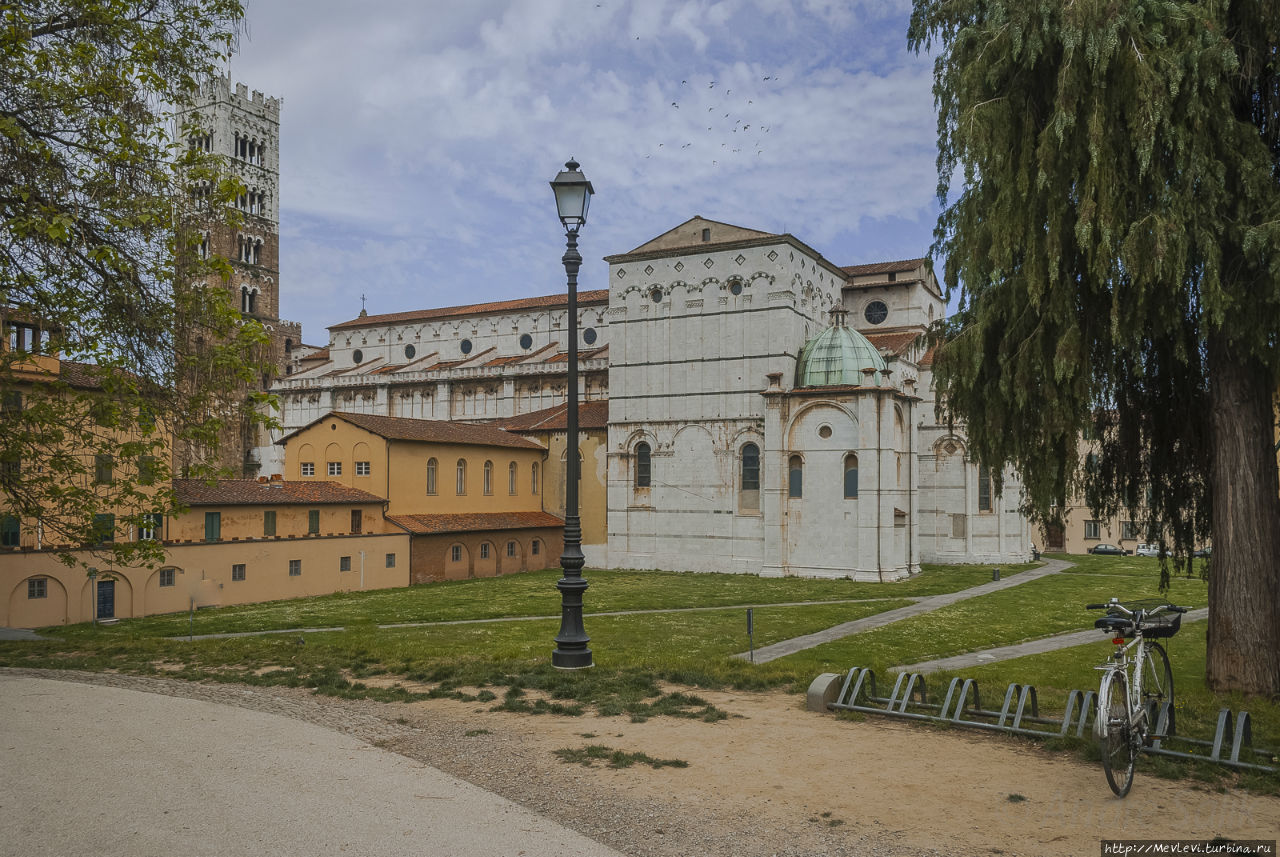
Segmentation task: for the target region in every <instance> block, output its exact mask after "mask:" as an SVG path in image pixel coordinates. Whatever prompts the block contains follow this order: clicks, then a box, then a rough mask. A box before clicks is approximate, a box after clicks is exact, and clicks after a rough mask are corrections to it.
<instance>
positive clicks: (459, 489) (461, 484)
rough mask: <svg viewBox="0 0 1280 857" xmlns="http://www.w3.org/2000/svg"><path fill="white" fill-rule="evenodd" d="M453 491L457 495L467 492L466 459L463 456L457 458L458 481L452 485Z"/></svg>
mask: <svg viewBox="0 0 1280 857" xmlns="http://www.w3.org/2000/svg"><path fill="white" fill-rule="evenodd" d="M454 493H455V494H457V495H458V496H459V497H461V496H462V495H463V494H466V493H467V460H466V459H465V458H459V459H458V481H457V484H456V486H455V487H454Z"/></svg>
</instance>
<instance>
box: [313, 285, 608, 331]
mask: <svg viewBox="0 0 1280 857" xmlns="http://www.w3.org/2000/svg"><path fill="white" fill-rule="evenodd" d="M608 302H609V290H608V289H596V290H594V291H586V292H578V306H585V305H588V304H603V303H608ZM568 304H569V297H568V295H567V294H562V293H559V294H554V295H543V296H542V297H537V298H519V299H517V300H513V301H495V302H493V303H485V304H466V305H463V306H451V307H440V308H439V309H418V310H410V311H408V312H391V313H384V314H382V315H367V316H364V317H363V318H353V319H351V320H350V321H344V322H341V323H339V324H335V325H333V326H331V327H330V328H329V329H330V330H345V329H348V328H353V327H376V326H378V325H383V324H404V323H408V322H414V321H429V320H431V319H436V318H455V317H457V316H461V315H483V314H486V313H491V312H519V311H520V310H526V309H557V308H559V307H565V306H568Z"/></svg>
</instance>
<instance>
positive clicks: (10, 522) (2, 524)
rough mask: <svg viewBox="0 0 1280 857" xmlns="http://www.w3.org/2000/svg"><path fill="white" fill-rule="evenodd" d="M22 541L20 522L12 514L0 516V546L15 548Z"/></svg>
mask: <svg viewBox="0 0 1280 857" xmlns="http://www.w3.org/2000/svg"><path fill="white" fill-rule="evenodd" d="M21 541H22V526H21V523H20V522H19V521H18V519H17V518H15V517H14V516H13V515H4V516H0V547H6V548H16V547H18V546H19V545H20V544H21Z"/></svg>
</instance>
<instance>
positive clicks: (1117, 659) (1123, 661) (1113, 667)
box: [1094, 630, 1147, 728]
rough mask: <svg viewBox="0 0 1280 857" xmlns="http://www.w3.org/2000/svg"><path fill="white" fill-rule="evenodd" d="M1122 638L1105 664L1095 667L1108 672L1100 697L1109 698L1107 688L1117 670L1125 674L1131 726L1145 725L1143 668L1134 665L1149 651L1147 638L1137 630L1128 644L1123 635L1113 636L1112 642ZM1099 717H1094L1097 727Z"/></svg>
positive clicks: (1099, 692)
mask: <svg viewBox="0 0 1280 857" xmlns="http://www.w3.org/2000/svg"><path fill="white" fill-rule="evenodd" d="M1116 640H1120V642H1119V643H1116V648H1115V651H1113V652H1112V653H1111V655H1110V656H1109V657H1108V658H1107V662H1106V663H1105V664H1101V665H1099V666H1096V667H1094V669H1095V670H1102V671H1103V672H1105V673H1107V675H1104V676H1103V677H1102V682H1101V683H1100V685H1099V688H1098V698H1099V700H1103V699H1106V698H1107V690H1108V689H1109V687H1110V685H1111V680H1112V679H1111V677H1112V675H1114V674H1115V673H1117V672H1120V673H1123V674H1124V679H1125V689H1126V691H1127V692H1126V697H1127V699H1126V700H1125V701H1126V703H1127V705H1126V706H1125V707H1126V708H1127V709H1128V710H1129V726H1130V728H1138V727H1145V726H1146V720H1147V710H1146V708H1145V707H1144V706H1143V705H1142V670H1141V669H1140V668H1139V669H1136V670H1135V669H1133V667H1134V666H1136V665H1140V664H1141V663H1142V658H1143V656H1144V655H1146V653H1147V638H1146V637H1144V636H1142V633H1141V631H1138V630H1135V632H1134V638H1133V642H1131V643H1128V644H1126V643H1125V642H1124V638H1123V637H1113V638H1112V642H1115V641H1116ZM1135 646H1136V647H1137V651H1136V652H1134V653H1133V657H1130V656H1129V650H1130V649H1132V648H1134V647H1135ZM1097 723H1098V718H1095V719H1094V724H1095V727H1096V726H1097Z"/></svg>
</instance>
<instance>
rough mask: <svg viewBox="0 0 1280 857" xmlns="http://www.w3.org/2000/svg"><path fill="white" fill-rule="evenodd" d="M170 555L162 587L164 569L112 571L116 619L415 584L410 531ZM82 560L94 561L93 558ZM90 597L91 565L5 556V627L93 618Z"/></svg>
mask: <svg viewBox="0 0 1280 857" xmlns="http://www.w3.org/2000/svg"><path fill="white" fill-rule="evenodd" d="M361 551H363V552H364V563H363V574H362V572H361V556H360V553H361ZM165 554H166V562H165V565H163V566H161V568H173V569H175V572H174V575H173V577H174V585H173V586H164V587H162V586H160V569H158V568H157V569H147V568H123V569H112V570H111V571H110V574H111V575H112V576H113V577H114V578H115V579H116V584H115V617H116V618H128V617H131V616H147V615H151V614H155V613H172V612H177V611H182V610H187V609H189V608H190V607H191V604H192V602H193V601H194V602H195V605H196V606H197V607H204V606H226V605H230V604H252V603H257V602H261V601H275V600H279V599H284V598H302V597H306V596H312V595H327V594H329V593H332V592H350V591H355V590H360V589H389V588H392V587H396V586H405V585H407V584H408V583H409V565H410V562H409V560H410V551H409V536H408V535H407V534H405V533H398V534H397V533H386V534H376V535H362V536H334V537H332V538H329V537H323V536H311V537H283V538H274V539H255V540H251V541H223V542H218V543H213V544H205V543H203V542H201V543H193V544H166V546H165ZM388 554H392V555H394V557H395V559H394V566H393V567H391V568H388V567H387V555H388ZM344 556H346V557H350V558H351V570H350V571H340V570H339V568H340V560H341V558H342V557H344ZM290 560H300V561H301V563H302V565H301V571H302V573H301V574H300V575H298V576H290V574H289V561H290ZM84 561H85V562H86V563H92V560H91V559H90V558H89V557H87V556H85V557H84ZM234 564H243V565H244V566H245V579H244V580H232V579H231V573H232V565H234ZM101 576H105V574H104V573H100V577H101ZM33 577H43V578H46V580H47V583H46V590H47V593H48V595H47V597H45V598H36V599H31V598H28V597H27V593H28V585H27V581H28V580H29V579H31V578H33ZM91 594H92V588H91V586H90V580H89V578H88V575H87V574H86V571H85V569H84V568H83V567H80V566H76V567H72V568H68V567H67V566H65V565H63V564H62V563H61V562H59V561H58V559H57V557H56V556H55V555H54V554H53V553H52V552H50V551H12V552H5V553H2V554H0V626H8V627H13V628H38V627H44V626H47V625H61V624H69V623H75V622H88V621H90V620H91V619H92V618H93V614H92V608H91V601H90V596H91Z"/></svg>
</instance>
